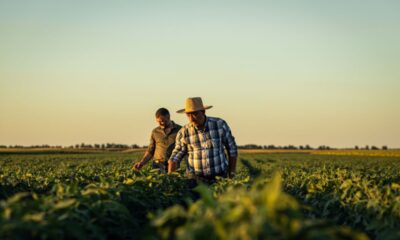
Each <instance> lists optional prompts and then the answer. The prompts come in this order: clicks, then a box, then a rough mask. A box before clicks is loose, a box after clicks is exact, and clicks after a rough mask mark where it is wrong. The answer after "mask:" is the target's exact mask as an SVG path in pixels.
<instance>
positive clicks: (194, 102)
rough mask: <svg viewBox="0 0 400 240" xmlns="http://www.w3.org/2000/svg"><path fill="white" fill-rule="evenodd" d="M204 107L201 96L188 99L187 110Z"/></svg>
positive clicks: (196, 109) (192, 110) (191, 110)
mask: <svg viewBox="0 0 400 240" xmlns="http://www.w3.org/2000/svg"><path fill="white" fill-rule="evenodd" d="M203 109H204V106H203V100H202V99H201V98H200V97H193V98H188V99H186V104H185V112H195V111H199V110H203Z"/></svg>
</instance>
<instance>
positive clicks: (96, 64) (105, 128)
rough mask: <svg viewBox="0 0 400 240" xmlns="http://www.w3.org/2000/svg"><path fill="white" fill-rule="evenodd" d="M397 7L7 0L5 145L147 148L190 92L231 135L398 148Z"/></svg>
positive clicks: (2, 40)
mask: <svg viewBox="0 0 400 240" xmlns="http://www.w3.org/2000/svg"><path fill="white" fill-rule="evenodd" d="M399 12H400V1H371V0H369V1H368V0H364V1H361V0H359V1H356V0H342V1H322V0H320V1H309V0H308V1H307V0H306V1H187V0H186V1H122V0H121V1H54V0H51V1H50V0H48V1H41V0H37V1H20V0H0V145H15V144H18V145H36V144H50V145H65V146H69V145H73V144H77V143H88V144H89V143H90V144H93V143H124V144H139V145H147V144H148V139H149V137H150V132H151V130H152V129H153V128H154V127H156V126H157V125H156V122H155V117H154V113H155V111H156V110H157V109H158V108H160V107H166V108H167V109H169V110H170V112H171V118H172V119H173V120H174V121H175V122H176V123H179V124H181V125H183V124H186V123H187V121H188V120H187V118H186V116H185V115H184V114H177V113H176V110H179V109H181V108H183V107H184V104H185V99H186V98H187V97H202V99H203V102H204V104H206V105H212V106H213V108H212V109H210V110H207V112H206V114H207V115H208V116H213V117H220V118H223V119H225V120H226V121H227V123H228V124H229V126H230V127H231V130H232V133H233V135H234V136H235V138H236V142H237V143H238V144H240V145H243V144H260V145H268V144H275V145H288V144H292V145H305V144H309V145H311V146H319V145H329V146H332V147H353V146H355V145H359V146H365V145H376V146H379V147H380V146H382V145H387V146H389V147H400V124H399V123H400V110H399V109H400V108H399V103H400V94H399V90H400V70H399V69H400V44H399V43H400V14H399Z"/></svg>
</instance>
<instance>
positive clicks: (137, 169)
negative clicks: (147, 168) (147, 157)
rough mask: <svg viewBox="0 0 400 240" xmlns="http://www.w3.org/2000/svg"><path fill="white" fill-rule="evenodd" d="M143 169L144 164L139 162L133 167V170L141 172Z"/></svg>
mask: <svg viewBox="0 0 400 240" xmlns="http://www.w3.org/2000/svg"><path fill="white" fill-rule="evenodd" d="M142 167H143V165H142V163H141V162H137V163H135V165H133V167H132V170H135V171H139V170H140V169H141V168H142Z"/></svg>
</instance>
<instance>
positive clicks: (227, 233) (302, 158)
mask: <svg viewBox="0 0 400 240" xmlns="http://www.w3.org/2000/svg"><path fill="white" fill-rule="evenodd" d="M141 156H142V153H141V152H137V153H129V154H127V153H96V154H42V155H40V154H34V155H29V154H18V155H15V154H4V155H1V156H0V239H56V238H57V239H143V238H145V239H147V238H150V239H368V238H372V239H375V238H376V239H400V230H398V229H400V205H399V203H400V185H399V184H400V175H399V170H400V166H399V165H400V164H399V163H400V162H399V161H400V159H398V158H390V157H361V156H351V157H348V156H330V155H327V156H323V155H310V154H301V153H296V154H283V153H246V154H240V156H239V158H240V161H239V162H240V163H239V174H238V175H237V176H236V177H235V178H234V179H220V180H219V181H218V182H217V183H216V184H214V185H212V186H209V187H208V186H199V187H197V188H196V189H195V192H196V193H194V192H193V191H191V190H190V189H189V188H188V184H187V181H186V179H185V177H184V172H183V171H180V172H177V173H175V174H172V175H164V174H160V173H159V172H157V171H150V170H149V169H145V170H144V171H142V172H134V171H132V170H131V166H132V161H134V160H137V159H139V158H140V157H141ZM196 194H200V196H201V197H200V199H199V200H198V201H193V200H192V199H193V196H194V195H196Z"/></svg>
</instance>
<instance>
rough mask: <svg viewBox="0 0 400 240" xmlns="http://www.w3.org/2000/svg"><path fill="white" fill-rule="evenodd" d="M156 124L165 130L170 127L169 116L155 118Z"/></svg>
mask: <svg viewBox="0 0 400 240" xmlns="http://www.w3.org/2000/svg"><path fill="white" fill-rule="evenodd" d="M156 122H157V123H158V125H159V126H160V127H161V128H166V127H168V126H170V125H171V120H170V117H169V116H163V115H160V116H158V117H156Z"/></svg>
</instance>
